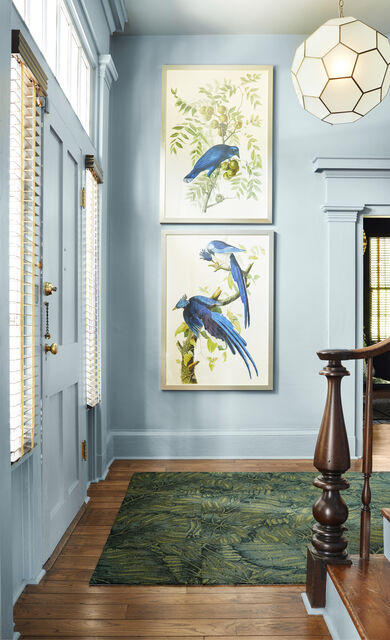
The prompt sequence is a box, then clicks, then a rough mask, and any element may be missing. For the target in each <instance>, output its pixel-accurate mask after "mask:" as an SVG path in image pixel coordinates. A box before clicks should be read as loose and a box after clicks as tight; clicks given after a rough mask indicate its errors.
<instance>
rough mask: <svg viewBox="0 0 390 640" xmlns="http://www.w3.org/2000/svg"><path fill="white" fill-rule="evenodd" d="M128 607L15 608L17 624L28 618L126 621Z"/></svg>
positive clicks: (58, 605)
mask: <svg viewBox="0 0 390 640" xmlns="http://www.w3.org/2000/svg"><path fill="white" fill-rule="evenodd" d="M126 611H127V605H125V604H99V605H88V604H55V605H50V606H46V605H45V604H44V603H41V604H29V603H24V602H20V603H19V602H18V603H17V604H16V605H15V607H14V618H15V622H16V624H18V623H19V621H20V620H25V619H26V618H34V619H35V620H46V619H48V620H50V619H55V620H69V619H70V620H74V619H77V620H78V619H83V620H102V619H103V620H124V619H125V618H126Z"/></svg>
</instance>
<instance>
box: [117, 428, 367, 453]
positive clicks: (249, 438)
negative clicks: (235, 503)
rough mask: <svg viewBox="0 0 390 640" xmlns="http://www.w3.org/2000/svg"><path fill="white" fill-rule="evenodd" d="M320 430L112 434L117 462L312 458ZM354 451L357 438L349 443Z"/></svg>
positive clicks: (126, 432)
mask: <svg viewBox="0 0 390 640" xmlns="http://www.w3.org/2000/svg"><path fill="white" fill-rule="evenodd" d="M317 435H318V430H317V429H307V430H300V431H287V430H285V431H281V430H279V431H278V430H267V431H255V430H253V431H251V430H247V429H245V430H243V429H235V430H227V429H226V430H224V429H221V430H201V429H198V430H191V431H173V430H164V431H163V430H161V431H160V430H157V429H153V430H149V431H142V430H132V431H111V433H110V445H111V446H112V449H111V450H112V456H113V458H114V459H120V458H125V459H126V458H127V459H134V460H136V459H155V460H175V459H180V460H183V459H200V460H203V459H204V460H208V459H211V460H215V459H222V460H223V459H226V460H229V459H236V458H240V459H243V460H245V459H250V460H253V459H265V458H269V459H280V458H285V459H286V460H288V459H296V458H300V459H310V460H312V459H313V452H314V449H315V445H316V441H317ZM349 444H350V448H351V451H354V450H355V448H354V446H355V442H354V439H352V441H350V443H349Z"/></svg>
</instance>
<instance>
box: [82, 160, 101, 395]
mask: <svg viewBox="0 0 390 640" xmlns="http://www.w3.org/2000/svg"><path fill="white" fill-rule="evenodd" d="M88 164H89V165H90V167H89V168H88ZM86 166H87V171H86V194H85V196H86V197H85V284H86V291H85V300H86V304H85V322H86V336H85V340H86V395H87V405H88V406H89V407H94V406H96V405H97V404H99V403H100V399H101V368H100V354H101V348H100V194H99V183H100V182H101V180H102V172H101V170H100V168H99V170H98V171H96V169H97V165H96V162H95V159H94V157H93V156H87V157H86Z"/></svg>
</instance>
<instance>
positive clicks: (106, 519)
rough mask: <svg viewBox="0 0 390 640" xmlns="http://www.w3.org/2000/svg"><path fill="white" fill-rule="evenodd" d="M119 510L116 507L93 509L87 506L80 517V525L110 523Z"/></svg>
mask: <svg viewBox="0 0 390 640" xmlns="http://www.w3.org/2000/svg"><path fill="white" fill-rule="evenodd" d="M118 511H119V506H118V507H117V508H107V509H95V508H94V507H93V506H91V507H89V505H88V507H87V509H86V511H85V513H84V515H83V516H82V517H81V520H80V525H81V526H83V525H84V526H85V525H89V526H90V527H91V526H94V525H95V526H99V527H101V526H104V525H107V526H108V525H112V524H113V522H114V520H115V518H116V516H117V514H118Z"/></svg>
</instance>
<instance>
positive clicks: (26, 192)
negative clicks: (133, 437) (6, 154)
mask: <svg viewBox="0 0 390 640" xmlns="http://www.w3.org/2000/svg"><path fill="white" fill-rule="evenodd" d="M38 92H39V87H38V83H37V81H36V79H35V78H34V76H33V75H32V73H31V71H30V70H29V68H28V67H27V66H26V64H25V63H24V62H23V60H22V59H21V58H20V56H18V55H12V58H11V116H10V202H9V344H10V365H9V366H10V444H11V462H15V461H16V460H18V459H19V458H20V457H21V456H23V455H24V454H25V453H27V451H29V450H30V449H31V448H32V447H33V446H34V431H35V426H36V423H37V416H38V415H39V407H38V403H37V393H38V375H37V370H38V364H39V362H38V358H37V355H38V354H37V348H39V340H37V342H38V344H36V336H39V313H36V300H35V296H36V287H37V291H39V289H38V285H39V264H38V263H39V260H40V166H41V165H40V148H41V147H40V109H39V104H38V99H39V97H38Z"/></svg>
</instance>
